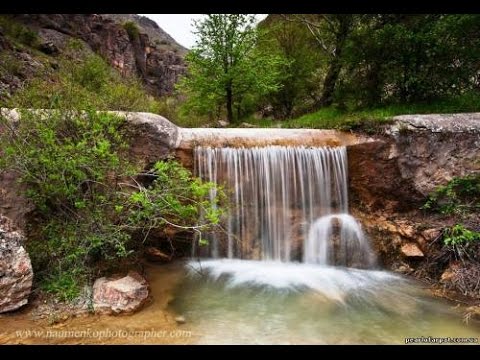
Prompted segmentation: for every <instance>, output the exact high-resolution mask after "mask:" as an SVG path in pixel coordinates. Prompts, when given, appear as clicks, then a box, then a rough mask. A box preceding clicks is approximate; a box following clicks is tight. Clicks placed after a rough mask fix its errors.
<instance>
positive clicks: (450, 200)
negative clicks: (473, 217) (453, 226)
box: [422, 174, 480, 214]
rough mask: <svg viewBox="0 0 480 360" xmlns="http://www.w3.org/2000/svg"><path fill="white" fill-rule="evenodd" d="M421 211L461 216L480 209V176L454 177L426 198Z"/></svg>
mask: <svg viewBox="0 0 480 360" xmlns="http://www.w3.org/2000/svg"><path fill="white" fill-rule="evenodd" d="M422 209H425V210H430V211H436V212H440V213H441V214H454V213H456V214H461V213H469V212H475V211H478V210H479V209H480V175H479V174H475V175H469V176H465V177H455V178H453V179H452V180H450V181H449V182H448V183H447V184H446V185H444V186H439V187H438V188H437V189H435V191H433V192H432V193H431V194H430V195H429V196H428V198H427V201H426V202H425V204H424V205H423V207H422Z"/></svg>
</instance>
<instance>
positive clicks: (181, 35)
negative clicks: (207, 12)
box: [139, 14, 267, 48]
mask: <svg viewBox="0 0 480 360" xmlns="http://www.w3.org/2000/svg"><path fill="white" fill-rule="evenodd" d="M139 15H143V16H146V17H148V18H150V19H152V20H153V21H155V22H156V23H157V24H158V26H160V27H161V28H162V29H163V30H165V31H166V32H167V33H168V34H170V36H172V37H173V38H174V39H175V40H176V41H177V42H178V43H180V44H181V45H183V46H185V47H186V48H191V47H192V46H193V45H195V35H194V34H193V33H192V31H193V30H194V27H193V20H198V19H201V18H202V16H203V15H201V14H139ZM266 16H267V14H257V19H258V21H260V20H263V19H264V18H265V17H266Z"/></svg>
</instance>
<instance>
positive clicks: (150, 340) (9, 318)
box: [0, 262, 198, 344]
mask: <svg viewBox="0 0 480 360" xmlns="http://www.w3.org/2000/svg"><path fill="white" fill-rule="evenodd" d="M145 273H146V278H147V280H148V282H149V284H150V287H151V301H150V302H149V303H148V304H147V305H146V306H145V307H144V308H143V309H141V310H140V311H139V312H137V313H135V314H133V315H123V316H122V315H120V316H108V315H94V314H91V313H88V312H86V311H82V310H79V309H73V308H72V307H70V308H69V307H68V306H57V307H56V309H55V307H54V306H53V305H52V304H50V306H46V304H43V305H42V304H39V303H38V301H33V302H32V303H31V304H29V305H27V306H26V307H24V308H22V309H21V310H19V311H16V312H12V313H6V314H2V315H0V322H1V324H2V326H1V328H0V344H189V343H192V342H195V339H196V338H197V337H198V335H197V334H195V333H194V332H193V331H192V330H191V329H190V326H189V324H188V319H186V321H187V322H186V323H184V324H180V323H178V322H177V320H178V319H177V320H176V317H178V316H179V315H181V314H175V313H174V312H173V310H171V309H170V308H169V303H170V301H172V300H173V297H174V295H173V294H174V289H175V287H176V286H177V285H178V284H179V281H180V280H181V279H182V278H183V276H184V266H183V263H182V262H175V263H172V264H168V265H155V264H146V265H145ZM69 311H70V312H69Z"/></svg>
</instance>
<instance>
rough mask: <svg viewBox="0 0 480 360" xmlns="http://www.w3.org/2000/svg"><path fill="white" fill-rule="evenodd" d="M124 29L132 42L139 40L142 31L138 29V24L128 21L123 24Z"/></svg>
mask: <svg viewBox="0 0 480 360" xmlns="http://www.w3.org/2000/svg"><path fill="white" fill-rule="evenodd" d="M123 28H124V29H125V31H126V32H127V34H128V37H129V38H130V40H134V39H138V36H139V35H140V29H139V28H138V26H137V24H135V22H133V21H126V22H125V23H123Z"/></svg>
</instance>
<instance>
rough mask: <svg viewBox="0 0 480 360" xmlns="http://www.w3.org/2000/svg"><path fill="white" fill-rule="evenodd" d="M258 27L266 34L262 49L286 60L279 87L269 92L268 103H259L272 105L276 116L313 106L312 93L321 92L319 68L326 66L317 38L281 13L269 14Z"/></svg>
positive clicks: (282, 67) (288, 115) (289, 115)
mask: <svg viewBox="0 0 480 360" xmlns="http://www.w3.org/2000/svg"><path fill="white" fill-rule="evenodd" d="M259 26H260V27H261V32H262V35H263V36H262V39H261V40H262V41H260V42H259V44H258V47H259V49H260V50H261V51H263V52H269V53H272V54H278V55H279V56H280V57H281V58H283V59H285V61H284V62H283V63H282V64H281V67H280V69H279V73H280V74H279V82H280V88H279V89H278V90H276V91H274V92H272V93H269V94H268V96H267V97H266V99H265V100H267V102H266V104H262V103H261V102H260V105H263V106H266V105H268V104H271V106H272V111H273V116H274V117H275V118H276V119H286V118H290V117H292V115H294V114H296V113H299V112H304V110H305V109H309V108H311V107H312V106H313V104H312V100H313V99H312V94H315V93H316V92H318V91H319V86H318V83H319V82H320V81H321V80H322V79H321V78H320V75H321V71H319V69H322V67H323V65H324V64H322V61H321V60H322V59H321V56H320V55H319V53H318V49H317V44H316V42H315V39H314V38H313V37H312V36H311V34H310V33H309V32H308V31H305V30H306V29H305V26H304V25H303V24H301V23H298V22H293V21H283V18H282V17H281V16H280V15H270V16H269V17H268V18H267V20H266V22H265V23H263V24H260V25H259Z"/></svg>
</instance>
